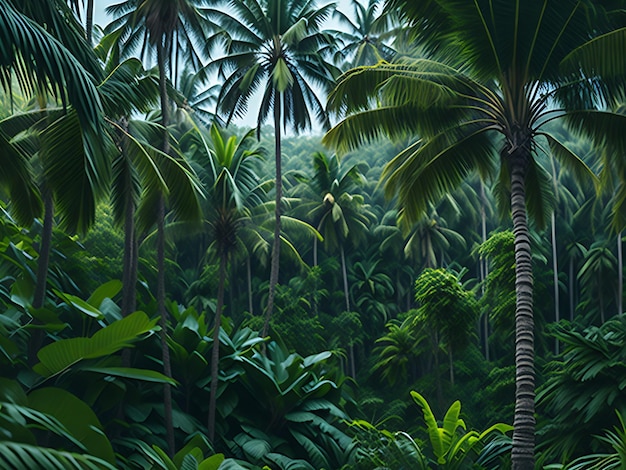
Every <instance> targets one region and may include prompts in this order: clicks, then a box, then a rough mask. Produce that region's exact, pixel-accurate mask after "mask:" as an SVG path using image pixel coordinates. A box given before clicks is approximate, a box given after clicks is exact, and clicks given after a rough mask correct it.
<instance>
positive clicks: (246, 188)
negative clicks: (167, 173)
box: [196, 126, 266, 442]
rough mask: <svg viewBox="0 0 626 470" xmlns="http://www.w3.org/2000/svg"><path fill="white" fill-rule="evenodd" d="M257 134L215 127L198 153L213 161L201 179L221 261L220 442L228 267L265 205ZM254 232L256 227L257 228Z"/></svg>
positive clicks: (214, 370) (212, 406) (212, 409)
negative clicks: (256, 212) (255, 213)
mask: <svg viewBox="0 0 626 470" xmlns="http://www.w3.org/2000/svg"><path fill="white" fill-rule="evenodd" d="M253 138H254V131H250V132H248V133H247V134H245V135H244V136H243V137H241V138H240V139H238V138H237V137H236V136H230V137H228V138H225V136H224V134H223V133H222V132H221V131H220V130H219V129H218V128H217V127H216V126H212V127H211V131H210V141H209V145H210V148H211V151H210V153H209V154H208V155H207V154H206V153H205V152H200V153H199V154H196V155H197V156H200V155H201V156H203V157H205V158H206V157H208V162H207V161H204V160H205V158H203V159H202V160H200V161H197V162H196V163H198V164H199V168H198V174H199V175H200V178H201V181H202V182H203V184H204V187H205V190H206V193H205V195H206V202H207V205H208V207H207V210H206V211H205V223H206V224H207V225H208V227H209V229H210V235H211V239H212V240H213V241H212V246H211V248H210V251H213V252H214V253H215V255H216V256H217V258H218V260H219V270H218V277H219V280H218V289H217V304H216V308H215V321H214V323H213V348H212V352H211V389H210V398H209V417H208V430H209V439H210V440H211V442H214V439H215V416H216V400H217V386H218V374H219V368H218V366H219V350H220V339H219V338H220V327H221V320H222V310H223V308H224V286H225V283H226V275H227V272H228V263H229V262H230V260H231V259H232V257H233V255H234V254H235V252H236V251H237V250H238V249H241V247H242V245H243V244H244V243H245V238H246V235H248V234H247V233H246V232H248V231H249V226H250V225H251V223H250V222H251V213H252V209H253V208H254V207H255V206H259V205H261V204H262V203H263V202H264V194H265V190H266V185H265V184H264V183H263V182H262V181H261V179H260V178H259V176H258V174H257V169H256V163H257V162H256V160H257V159H258V158H259V157H260V155H261V154H260V153H259V149H258V148H254V147H253V146H251V141H252V139H253ZM252 230H253V231H254V228H252Z"/></svg>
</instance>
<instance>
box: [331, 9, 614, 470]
mask: <svg viewBox="0 0 626 470" xmlns="http://www.w3.org/2000/svg"><path fill="white" fill-rule="evenodd" d="M388 6H389V7H390V8H398V9H400V11H401V13H402V15H403V17H404V19H405V20H406V21H407V24H408V27H409V28H410V30H411V33H412V34H413V36H414V38H415V39H416V41H418V43H419V44H421V45H422V47H423V51H424V53H425V55H424V56H423V57H421V58H414V59H411V58H407V59H404V60H402V61H399V62H397V63H392V64H380V65H378V66H375V67H373V68H367V69H366V68H357V69H354V70H352V71H349V72H348V73H346V74H345V75H344V76H343V77H342V78H341V79H340V80H339V83H338V85H337V87H336V89H335V91H334V93H333V95H332V96H331V98H330V106H331V107H332V108H334V109H348V110H351V111H353V112H355V113H354V114H351V115H349V116H348V117H347V118H346V119H345V120H344V121H342V122H341V123H340V124H339V125H337V126H336V127H335V128H334V129H333V130H331V131H330V133H328V134H327V135H326V138H325V141H326V142H327V143H330V144H332V145H333V146H334V147H338V148H339V149H347V148H352V147H354V146H356V145H358V144H360V143H361V142H364V141H367V140H369V139H371V138H374V137H376V136H379V135H383V134H389V135H392V136H394V135H395V136H397V135H398V134H399V133H400V132H413V133H416V134H417V135H419V136H420V139H419V140H418V141H416V142H415V143H414V144H412V145H410V146H409V147H407V148H406V149H405V150H403V151H402V152H400V154H399V155H398V156H397V157H396V158H395V159H394V160H393V161H392V162H391V163H390V164H389V166H388V167H387V169H386V172H385V176H386V177H387V184H386V189H387V191H388V193H390V194H393V193H396V192H397V193H398V200H399V203H400V204H401V205H402V207H404V209H405V211H406V213H407V215H409V216H411V217H416V216H417V215H418V214H419V213H421V212H423V211H424V210H425V209H426V208H427V207H428V203H429V201H430V202H432V201H433V200H436V199H438V198H439V197H440V196H441V195H442V194H445V193H446V192H448V191H449V190H450V189H451V188H453V187H455V186H458V185H459V183H460V182H461V181H463V179H464V178H466V177H467V175H468V174H469V173H470V172H473V171H478V172H479V173H480V174H481V175H482V176H488V175H493V174H494V173H495V172H494V169H495V168H498V165H499V176H498V181H500V182H501V185H500V186H501V188H502V189H506V190H507V191H506V192H508V193H509V194H510V208H511V215H512V221H513V228H514V233H515V259H516V291H517V300H516V353H515V357H516V398H515V400H516V408H515V418H514V427H515V429H514V433H513V446H512V462H513V468H515V469H531V468H533V466H534V441H535V438H534V436H535V417H534V408H535V407H534V395H535V391H534V390H535V385H534V382H535V381H534V352H533V347H534V337H533V325H534V322H533V296H532V292H533V278H532V266H531V248H530V235H529V229H528V221H527V209H528V210H529V211H530V212H531V213H536V214H540V213H545V207H542V203H543V202H544V200H543V199H542V198H541V194H542V191H541V190H540V188H541V186H542V184H545V181H546V177H545V174H544V175H542V173H541V169H540V168H539V165H538V164H537V162H536V161H535V155H536V154H537V152H538V151H539V147H540V145H539V142H538V138H539V137H540V136H542V137H543V138H545V139H546V140H547V142H548V144H549V148H550V151H551V154H552V155H553V156H554V157H555V158H557V159H559V160H560V161H561V163H563V164H565V165H568V166H569V168H570V169H573V170H574V172H575V174H576V175H578V176H580V177H585V176H588V175H590V174H591V172H590V170H589V169H588V168H587V166H586V165H584V163H583V162H582V160H581V159H580V158H579V157H578V156H577V155H576V154H575V153H574V152H572V151H571V150H569V149H568V148H567V147H566V146H565V145H563V144H562V143H561V142H560V141H559V139H558V138H557V137H556V136H554V135H553V134H551V133H550V131H549V129H548V128H547V127H546V126H545V124H546V123H547V122H549V121H551V120H556V119H565V118H569V119H570V120H571V122H574V123H575V124H576V127H577V128H579V129H580V130H585V129H587V130H590V131H591V132H593V133H594V134H595V135H598V136H599V135H600V134H601V133H602V130H601V129H600V128H599V126H598V124H599V122H600V120H599V119H598V118H596V119H594V116H595V114H594V111H595V109H594V100H593V99H592V98H593V97H594V96H595V94H596V93H597V92H599V88H600V87H595V88H594V87H593V86H592V85H594V84H597V83H594V80H586V77H583V76H581V69H580V68H576V67H572V68H571V72H569V73H564V72H563V71H562V69H561V63H562V62H563V61H564V60H565V59H566V57H567V56H568V54H570V53H572V51H574V50H575V49H576V48H577V47H579V46H581V45H583V44H584V43H585V42H586V41H587V40H588V39H589V38H590V37H592V36H593V34H596V33H597V32H598V31H600V30H601V29H602V25H601V24H599V22H598V23H596V24H594V25H590V24H589V23H590V21H589V19H590V18H593V17H594V16H593V13H592V12H591V11H590V10H589V9H588V8H587V6H588V5H587V4H586V3H585V2H583V1H577V0H567V1H562V2H558V4H557V3H556V2H549V1H524V2H522V1H521V0H516V1H512V2H498V3H495V2H491V1H487V0H484V1H483V0H477V1H475V2H463V3H461V2H456V1H454V0H434V1H429V2H405V1H401V0H390V1H389V2H388ZM616 50H617V49H615V48H614V51H616ZM603 57H605V56H603ZM568 60H573V59H572V58H571V56H570V58H569V59H568ZM374 98H377V99H378V102H379V103H381V106H380V107H379V108H375V109H369V108H372V106H371V105H372V103H374V101H373V99H374ZM363 109H365V111H362V110H363ZM594 124H595V125H596V126H595V127H594V126H593V125H594ZM542 181H543V183H542Z"/></svg>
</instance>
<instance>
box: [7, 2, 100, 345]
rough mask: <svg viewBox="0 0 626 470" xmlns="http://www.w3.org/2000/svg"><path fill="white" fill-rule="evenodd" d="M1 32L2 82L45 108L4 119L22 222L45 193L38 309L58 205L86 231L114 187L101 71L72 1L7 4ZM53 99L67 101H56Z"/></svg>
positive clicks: (64, 218)
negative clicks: (110, 180)
mask: <svg viewBox="0 0 626 470" xmlns="http://www.w3.org/2000/svg"><path fill="white" fill-rule="evenodd" d="M42 25H45V27H44V26H42ZM0 36H1V39H2V41H3V44H4V45H5V47H3V49H2V52H0V54H1V55H2V57H1V58H0V60H2V61H3V63H4V64H6V68H5V73H3V74H2V78H1V79H0V82H1V83H2V86H3V88H4V89H5V90H8V91H9V92H10V91H11V90H12V88H11V87H12V86H13V82H14V79H15V82H16V83H17V84H18V86H19V87H20V89H21V91H22V92H24V93H25V94H27V95H30V97H31V98H33V99H35V102H36V103H37V104H38V105H39V107H40V108H41V109H37V110H35V111H31V112H28V113H26V114H23V115H20V116H15V118H14V119H9V120H5V121H4V123H3V128H4V129H3V131H4V132H3V135H2V138H1V139H0V145H1V146H2V147H3V152H0V153H1V154H2V155H3V157H5V158H3V159H2V160H4V161H2V163H3V167H4V168H7V169H8V170H9V171H6V172H5V171H3V176H2V178H1V181H0V182H1V183H2V184H3V185H7V186H8V189H9V194H10V195H11V199H12V210H13V211H14V213H15V214H16V215H17V216H18V220H20V221H21V222H24V223H27V224H30V223H31V222H32V218H33V217H36V216H40V215H41V212H42V206H41V202H40V195H41V196H42V199H43V201H44V204H43V228H42V233H41V242H40V249H39V259H38V266H37V277H36V285H35V293H34V296H33V307H34V308H35V309H39V308H41V307H43V305H44V303H45V298H46V290H47V289H46V288H47V277H48V263H49V258H50V250H51V246H52V229H53V224H54V212H55V203H56V209H57V212H58V213H59V214H60V222H61V223H62V224H63V225H64V226H65V227H66V228H67V229H68V230H69V231H72V232H74V231H85V230H87V228H88V227H89V226H90V225H91V223H92V222H93V219H94V217H95V208H96V200H97V198H98V196H100V195H102V193H103V190H104V188H105V187H106V185H107V181H108V174H109V171H108V162H107V159H106V158H105V154H104V152H103V148H104V146H105V144H106V140H105V139H102V138H101V137H100V130H101V124H102V123H101V120H102V107H101V101H100V98H99V96H98V93H97V90H96V87H95V81H94V79H99V78H100V77H101V70H100V67H99V65H98V62H97V60H96V57H95V55H94V54H93V51H91V49H90V48H89V47H88V46H87V44H86V42H85V41H84V39H83V38H82V30H81V28H80V25H79V24H78V22H77V21H76V20H75V18H74V16H73V13H72V11H71V10H70V9H69V8H68V7H67V5H66V4H65V3H62V2H46V3H45V4H44V5H39V4H38V2H30V1H27V2H20V3H19V4H18V3H17V2H16V3H13V2H7V3H6V4H3V14H2V15H0ZM46 84H49V86H47V85H46ZM50 92H51V93H50ZM50 97H52V98H54V99H56V101H57V103H58V104H59V105H61V106H59V107H57V106H56V104H55V105H52V103H50V104H49V103H48V101H49V98H50ZM68 101H69V103H70V104H71V105H72V107H71V108H67V106H66V105H67V102H68ZM18 142H19V143H18ZM33 168H35V171H34V172H33ZM33 174H37V176H36V180H37V181H35V179H33V177H32V175H33ZM42 340H43V335H42V332H41V331H40V332H37V333H36V334H35V335H34V336H33V338H32V346H33V348H32V350H31V351H30V352H31V354H32V353H34V352H35V350H36V349H38V346H39V343H40V342H41V341H42Z"/></svg>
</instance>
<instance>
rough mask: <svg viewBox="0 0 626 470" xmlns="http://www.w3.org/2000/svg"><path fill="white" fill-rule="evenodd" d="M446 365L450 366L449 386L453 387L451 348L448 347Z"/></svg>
mask: <svg viewBox="0 0 626 470" xmlns="http://www.w3.org/2000/svg"><path fill="white" fill-rule="evenodd" d="M448 363H449V365H450V385H452V386H454V360H453V358H452V348H451V347H450V346H448Z"/></svg>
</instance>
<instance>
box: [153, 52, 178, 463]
mask: <svg viewBox="0 0 626 470" xmlns="http://www.w3.org/2000/svg"><path fill="white" fill-rule="evenodd" d="M164 49H165V48H164V45H163V41H162V40H159V41H158V43H157V62H158V66H159V92H160V98H161V125H162V126H163V147H162V150H163V153H165V154H168V153H169V152H170V142H169V135H168V131H167V126H168V124H169V109H168V97H167V86H166V76H165V50H164ZM158 205H159V207H158V214H157V271H158V272H157V306H158V311H159V316H160V324H161V353H162V359H163V373H164V374H165V376H166V377H168V378H172V366H171V364H170V350H169V347H168V345H167V325H168V315H167V310H166V309H165V197H164V195H163V194H161V195H160V196H159V203H158ZM163 407H164V414H165V428H166V432H167V446H168V453H169V455H170V457H172V456H173V455H174V453H175V443H174V425H173V420H172V386H171V385H170V384H164V385H163Z"/></svg>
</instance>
